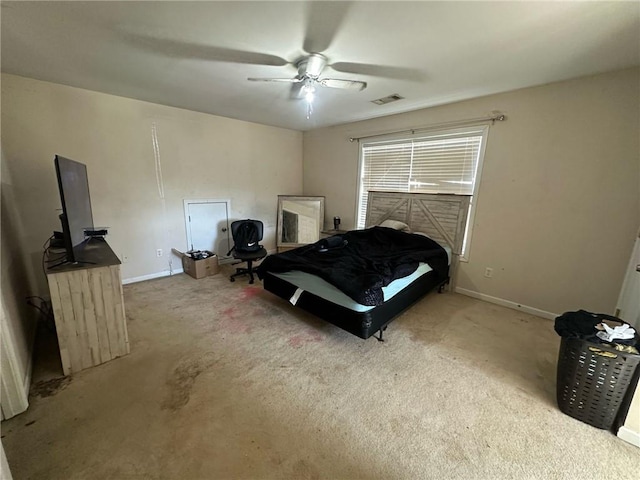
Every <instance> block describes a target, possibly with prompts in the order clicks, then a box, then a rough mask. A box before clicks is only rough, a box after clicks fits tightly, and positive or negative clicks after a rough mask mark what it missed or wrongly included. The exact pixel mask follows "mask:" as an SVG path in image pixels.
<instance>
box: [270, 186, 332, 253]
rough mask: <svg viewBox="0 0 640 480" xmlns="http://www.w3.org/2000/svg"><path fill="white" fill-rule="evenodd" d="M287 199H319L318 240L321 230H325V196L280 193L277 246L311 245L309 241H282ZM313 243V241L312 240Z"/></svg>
mask: <svg viewBox="0 0 640 480" xmlns="http://www.w3.org/2000/svg"><path fill="white" fill-rule="evenodd" d="M285 200H292V201H307V202H309V201H319V202H320V208H319V210H320V211H319V213H318V240H320V232H321V231H322V230H324V200H325V197H312V196H299V195H278V224H277V230H276V246H277V247H290V248H296V247H302V246H303V245H309V244H308V243H293V242H283V241H282V204H283V202H284V201H285ZM312 243H313V242H312Z"/></svg>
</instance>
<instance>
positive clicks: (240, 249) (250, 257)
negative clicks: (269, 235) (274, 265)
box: [227, 219, 267, 283]
mask: <svg viewBox="0 0 640 480" xmlns="http://www.w3.org/2000/svg"><path fill="white" fill-rule="evenodd" d="M262 233H263V225H262V222H261V221H260V220H249V219H247V220H236V221H235V222H232V223H231V236H232V237H233V248H232V249H231V250H229V253H227V255H231V252H233V258H235V259H237V260H241V262H247V267H246V268H236V273H234V274H233V275H231V277H230V278H229V280H230V281H232V282H235V281H236V277H237V276H239V275H249V277H250V280H249V283H253V262H255V261H256V260H260V259H262V258H264V257H266V256H267V251H266V250H265V248H264V247H263V246H262V245H260V243H258V242H260V240H262ZM241 262H239V263H241Z"/></svg>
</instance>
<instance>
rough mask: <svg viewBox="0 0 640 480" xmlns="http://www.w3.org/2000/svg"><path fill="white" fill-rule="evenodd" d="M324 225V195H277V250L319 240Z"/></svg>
mask: <svg viewBox="0 0 640 480" xmlns="http://www.w3.org/2000/svg"><path fill="white" fill-rule="evenodd" d="M323 227H324V197H296V196H293V195H278V232H277V237H276V238H277V243H276V245H277V247H278V251H284V250H288V249H290V248H296V247H300V246H302V245H307V244H309V243H314V242H317V241H318V240H320V230H322V229H323Z"/></svg>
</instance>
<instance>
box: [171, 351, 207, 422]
mask: <svg viewBox="0 0 640 480" xmlns="http://www.w3.org/2000/svg"><path fill="white" fill-rule="evenodd" d="M215 363H216V359H215V357H214V355H213V353H212V352H207V353H205V354H203V355H199V356H190V357H183V358H181V359H180V360H179V361H178V364H177V365H176V366H175V368H174V369H173V371H172V372H171V374H170V376H169V378H168V379H167V387H168V388H169V392H168V393H167V395H166V397H165V399H164V402H163V403H162V409H163V410H171V411H173V412H175V411H177V410H180V409H181V408H182V407H184V406H185V405H186V404H187V403H189V398H191V391H192V390H193V384H194V383H195V381H196V378H197V377H198V375H200V374H201V373H202V372H204V371H205V370H207V369H208V368H210V367H211V366H213V365H214V364H215Z"/></svg>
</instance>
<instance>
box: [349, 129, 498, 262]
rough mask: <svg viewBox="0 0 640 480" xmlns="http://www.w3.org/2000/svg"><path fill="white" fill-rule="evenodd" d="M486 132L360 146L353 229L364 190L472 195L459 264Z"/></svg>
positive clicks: (363, 207)
mask: <svg viewBox="0 0 640 480" xmlns="http://www.w3.org/2000/svg"><path fill="white" fill-rule="evenodd" d="M488 129H489V127H488V126H477V127H470V128H469V127H468V128H464V129H457V130H447V131H442V130H441V131H438V132H431V133H422V134H415V135H413V136H411V137H409V138H407V137H405V138H396V139H387V140H377V141H370V142H366V143H363V144H362V146H361V152H360V154H361V158H360V185H359V190H358V212H357V218H358V225H357V228H364V226H365V225H364V222H365V216H366V214H367V197H368V191H369V190H377V191H388V192H422V193H454V194H464V195H472V197H471V207H470V212H469V219H468V220H467V229H466V232H465V242H464V247H463V255H462V256H463V259H465V256H466V255H465V252H466V245H467V243H468V241H469V240H470V225H472V224H473V222H472V217H473V213H474V210H475V208H474V207H475V202H474V200H473V195H475V194H476V192H477V184H478V183H479V177H480V175H479V173H480V171H481V165H482V157H483V155H484V146H485V143H486V137H487V132H488Z"/></svg>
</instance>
